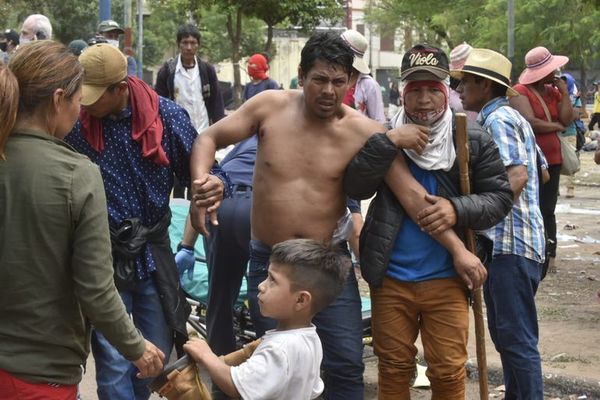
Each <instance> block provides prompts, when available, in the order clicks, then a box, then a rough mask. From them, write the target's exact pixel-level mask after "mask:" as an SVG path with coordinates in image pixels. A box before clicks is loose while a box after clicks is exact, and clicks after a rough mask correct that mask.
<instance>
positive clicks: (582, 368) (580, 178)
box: [80, 153, 600, 400]
mask: <svg viewBox="0 0 600 400" xmlns="http://www.w3.org/2000/svg"><path fill="white" fill-rule="evenodd" d="M592 158H593V153H582V155H581V159H582V168H581V171H580V172H579V173H578V174H577V175H576V189H575V197H574V198H572V199H567V198H565V197H564V194H566V188H565V187H564V185H563V184H562V182H561V193H562V194H563V196H561V197H559V200H558V206H557V214H556V217H557V226H558V233H559V242H558V255H557V261H558V262H557V267H558V268H557V273H556V274H549V275H548V276H547V277H546V279H545V280H544V281H543V282H542V283H541V284H540V287H539V290H538V294H537V307H538V317H539V328H540V344H539V348H540V352H541V355H542V362H543V372H544V378H545V383H546V392H547V396H546V399H552V400H557V399H561V400H567V399H568V400H571V399H599V398H600V397H598V393H600V297H599V294H598V293H599V291H600V166H597V165H595V164H594V163H593V161H592ZM365 203H366V202H365ZM364 206H365V207H366V206H367V204H364ZM365 211H366V208H365ZM361 288H362V291H363V293H364V294H367V293H368V287H367V286H366V285H365V284H364V281H363V284H362V285H361ZM469 341H470V343H469V356H470V358H471V360H472V361H473V362H475V360H476V354H475V340H474V328H473V322H472V321H471V332H470V336H469ZM486 343H487V346H486V348H487V360H488V368H489V371H490V376H491V382H490V385H489V387H490V398H496V399H501V398H503V395H502V391H501V390H495V389H496V388H498V387H499V385H500V384H501V380H500V376H499V374H498V371H500V359H499V356H498V354H497V352H496V351H495V350H494V346H493V344H492V343H491V341H490V339H489V335H488V332H487V331H486ZM365 353H366V355H367V357H366V358H365V363H366V371H365V382H366V391H365V399H376V393H377V359H376V357H374V356H372V355H370V354H372V352H370V349H367V350H366V352H365ZM88 368H89V369H88V373H87V374H85V376H84V379H83V382H82V384H81V386H80V389H81V394H82V398H83V399H94V398H96V395H95V382H94V375H95V374H94V369H93V360H92V359H91V357H90V359H89V360H88ZM583 396H586V397H583ZM157 398H158V396H154V395H153V396H152V399H157ZM412 398H413V400H424V399H430V398H431V393H430V391H429V390H428V389H413V390H412ZM467 399H469V400H471V399H479V392H478V385H477V381H476V380H473V379H469V380H468V382H467Z"/></svg>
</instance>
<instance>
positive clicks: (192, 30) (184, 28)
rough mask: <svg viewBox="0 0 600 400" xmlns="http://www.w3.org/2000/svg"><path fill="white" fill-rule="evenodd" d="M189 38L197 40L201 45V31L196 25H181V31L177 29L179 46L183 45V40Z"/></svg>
mask: <svg viewBox="0 0 600 400" xmlns="http://www.w3.org/2000/svg"><path fill="white" fill-rule="evenodd" d="M189 36H191V37H193V38H196V40H197V41H198V43H200V31H199V30H198V28H197V27H196V26H195V25H192V24H186V25H181V26H180V27H179V29H177V44H179V43H181V41H182V40H183V39H185V38H186V37H189Z"/></svg>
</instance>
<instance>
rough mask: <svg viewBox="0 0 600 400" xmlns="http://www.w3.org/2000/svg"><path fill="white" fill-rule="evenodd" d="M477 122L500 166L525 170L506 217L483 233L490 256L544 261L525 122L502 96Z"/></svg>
mask: <svg viewBox="0 0 600 400" xmlns="http://www.w3.org/2000/svg"><path fill="white" fill-rule="evenodd" d="M477 121H478V122H479V123H480V124H481V125H482V126H483V127H484V128H485V129H487V131H488V132H489V133H490V134H491V135H492V137H493V138H494V141H495V142H496V145H498V149H499V150H500V157H501V158H502V162H503V163H504V165H505V166H506V167H507V168H508V167H512V166H518V165H523V166H525V167H527V176H528V178H529V179H528V180H527V185H526V186H525V187H524V188H523V191H522V192H521V195H520V197H519V199H518V200H517V201H515V204H514V205H513V207H512V210H511V212H510V213H508V215H507V216H506V218H504V220H503V221H502V222H500V223H499V224H498V225H496V226H495V227H493V228H490V229H489V230H488V231H487V232H486V233H487V235H488V236H489V237H490V238H491V239H492V240H493V241H494V255H499V254H513V255H517V256H522V257H525V258H527V259H530V260H533V261H537V262H543V261H544V246H545V240H544V222H543V219H542V214H541V212H540V208H539V192H538V173H537V159H536V157H537V156H536V153H537V150H536V143H535V136H534V135H533V130H532V129H531V125H529V122H527V121H526V120H525V118H523V116H522V115H521V114H519V112H518V111H516V110H515V109H514V108H512V107H510V106H509V104H508V99H507V98H506V97H497V98H495V99H493V100H491V101H490V102H488V103H487V104H486V105H485V106H483V108H482V110H481V112H480V113H479V115H478V116H477Z"/></svg>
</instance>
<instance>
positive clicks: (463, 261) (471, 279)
mask: <svg viewBox="0 0 600 400" xmlns="http://www.w3.org/2000/svg"><path fill="white" fill-rule="evenodd" d="M448 74H449V71H448V59H447V57H446V55H445V54H444V52H443V51H442V50H441V49H439V48H436V47H432V46H428V45H417V46H414V47H413V48H411V49H410V50H409V51H407V52H406V54H404V57H403V58H402V67H401V75H400V79H402V80H403V81H404V90H403V93H402V96H403V104H404V108H403V109H402V110H401V111H400V112H399V113H398V114H397V115H396V116H395V117H394V118H393V119H392V121H391V124H392V127H394V128H395V129H403V128H406V127H409V126H411V125H413V124H414V125H417V126H420V127H424V128H426V129H427V130H428V132H429V135H428V142H427V144H426V146H425V147H424V149H422V151H418V152H417V151H414V150H412V149H403V151H401V152H400V154H401V155H400V156H399V157H397V154H398V153H397V152H392V154H391V157H390V156H389V155H388V154H389V152H388V151H387V150H385V149H386V147H391V145H390V144H388V145H387V146H385V145H383V146H378V147H372V148H370V149H366V150H369V151H364V152H362V151H361V153H359V154H358V155H357V157H356V158H355V159H354V161H353V162H352V163H351V164H350V166H349V167H348V173H347V179H346V180H347V181H349V182H352V185H348V191H349V192H348V193H349V194H350V196H352V197H356V198H369V197H371V196H372V195H373V194H374V193H375V192H376V191H377V196H376V197H375V199H374V200H373V202H372V203H371V207H370V209H369V213H368V214H367V217H366V222H365V228H363V232H362V234H361V254H360V261H361V268H362V274H363V277H364V279H365V280H366V281H367V282H368V283H369V284H370V285H371V300H372V316H373V319H372V324H373V340H374V350H375V354H377V356H378V357H379V365H378V368H379V399H394V400H396V399H402V400H404V399H408V398H410V394H409V391H410V381H411V379H412V378H413V377H414V372H415V355H416V354H417V348H416V347H415V340H416V338H417V336H418V334H419V332H420V333H421V339H422V342H423V347H424V349H425V360H426V361H427V365H428V372H427V376H428V378H429V380H430V381H431V388H432V392H433V398H436V399H446V400H458V399H461V400H464V398H465V364H466V361H467V357H468V355H467V336H468V326H469V317H468V311H469V307H468V301H467V293H468V289H476V288H478V287H480V286H481V284H482V283H483V282H484V280H485V277H486V271H485V268H484V266H483V265H482V263H481V261H480V260H479V259H478V258H477V257H476V256H475V255H473V254H471V253H469V252H468V251H466V249H465V248H464V245H463V244H462V242H461V241H460V240H458V242H457V243H455V244H456V245H457V247H454V246H447V243H444V242H443V241H441V240H439V239H440V236H439V235H440V233H441V232H444V233H454V230H453V229H452V228H457V229H459V230H460V229H464V228H470V229H487V228H490V227H492V226H494V225H495V224H496V223H498V222H499V221H501V220H502V219H503V218H504V216H505V215H506V214H507V213H508V212H509V210H510V207H511V205H512V193H511V191H510V186H509V184H508V177H507V175H506V170H505V168H504V165H503V164H502V161H501V160H500V155H499V154H498V149H497V148H496V145H495V143H494V141H493V140H492V138H491V137H490V136H489V135H488V134H487V133H486V132H485V131H484V130H483V129H482V128H481V127H480V126H479V125H477V124H476V123H474V122H471V121H469V125H468V135H469V142H470V144H471V145H470V151H471V153H470V160H471V164H470V170H471V171H472V176H471V178H472V182H473V183H472V185H473V194H471V195H466V196H461V195H460V189H459V187H460V186H459V173H458V168H459V167H458V158H457V154H456V149H455V146H454V140H453V139H454V135H455V126H454V124H453V119H454V118H453V112H452V110H451V109H450V107H449V105H448V85H447V84H446V79H447V78H448ZM386 158H387V159H388V160H389V161H387V162H385V161H383V162H382V159H386ZM394 159H396V161H395V162H394V163H393V164H392V161H394ZM404 160H405V162H406V163H407V164H408V166H409V169H410V172H408V171H407V172H406V173H405V172H401V171H400V170H399V169H398V168H397V165H398V163H400V162H404ZM390 164H392V167H391V169H390V168H389V166H390ZM388 169H389V171H388ZM367 171H368V173H367ZM413 179H416V181H417V182H419V183H420V184H421V185H422V186H423V187H424V188H425V189H423V187H418V188H416V189H413V188H410V187H409V185H410V182H411V180H413ZM384 183H385V184H384ZM410 190H417V191H418V192H419V193H420V195H421V196H422V197H421V198H425V199H426V200H427V201H429V202H430V203H431V204H430V206H429V207H425V208H424V209H422V210H421V212H419V213H417V215H413V214H411V212H410V210H408V209H405V208H403V206H401V205H400V203H399V202H398V201H397V200H396V198H397V197H398V198H400V197H399V196H400V194H401V193H402V192H404V191H410ZM407 217H408V218H407ZM412 219H414V220H415V221H417V222H416V223H415V222H413V221H412ZM438 241H439V243H438ZM490 247H491V245H490ZM446 249H448V250H446ZM457 249H458V250H457ZM481 256H482V258H483V254H481ZM471 261H474V263H471Z"/></svg>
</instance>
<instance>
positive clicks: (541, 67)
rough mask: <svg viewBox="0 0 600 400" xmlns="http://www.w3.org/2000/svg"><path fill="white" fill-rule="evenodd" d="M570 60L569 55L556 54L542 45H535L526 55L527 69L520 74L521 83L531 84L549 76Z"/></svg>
mask: <svg viewBox="0 0 600 400" xmlns="http://www.w3.org/2000/svg"><path fill="white" fill-rule="evenodd" d="M568 62H569V57H566V56H554V55H552V53H550V51H549V50H548V49H547V48H545V47H542V46H539V47H535V48H533V49H531V50H529V51H528V52H527V54H526V55H525V65H526V67H525V69H524V70H523V72H521V75H520V76H519V83H521V84H523V85H529V84H530V83H535V82H537V81H539V80H540V79H542V78H544V77H546V76H548V75H549V74H551V73H552V72H554V71H556V70H557V69H559V68H560V67H562V66H563V65H565V64H566V63H568Z"/></svg>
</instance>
